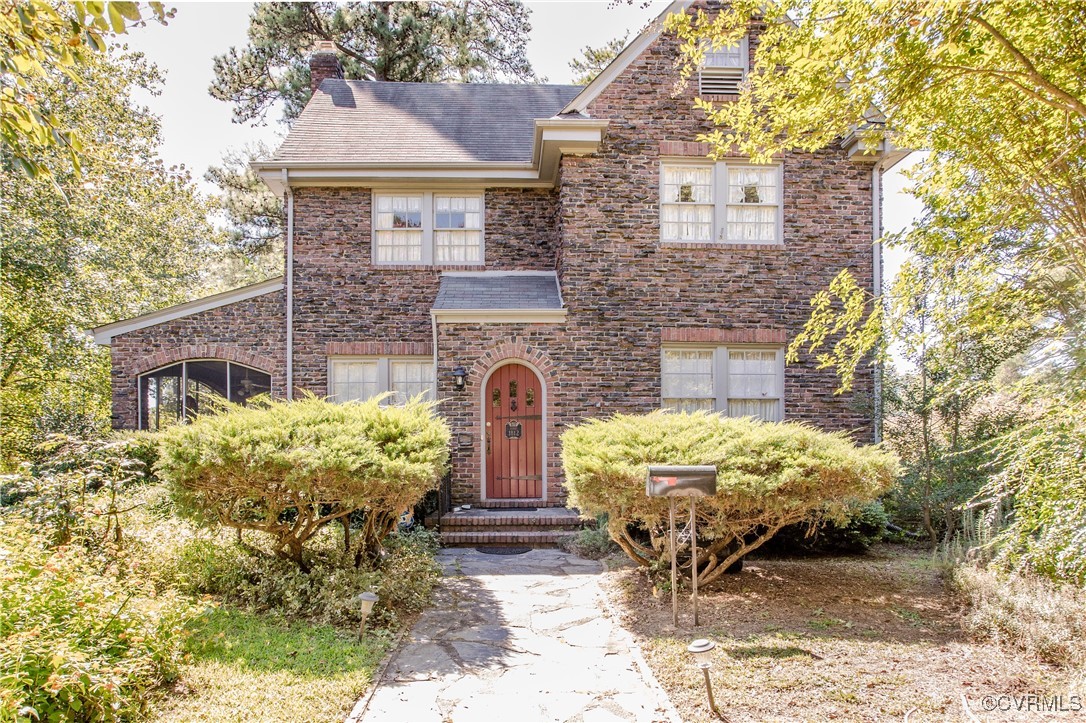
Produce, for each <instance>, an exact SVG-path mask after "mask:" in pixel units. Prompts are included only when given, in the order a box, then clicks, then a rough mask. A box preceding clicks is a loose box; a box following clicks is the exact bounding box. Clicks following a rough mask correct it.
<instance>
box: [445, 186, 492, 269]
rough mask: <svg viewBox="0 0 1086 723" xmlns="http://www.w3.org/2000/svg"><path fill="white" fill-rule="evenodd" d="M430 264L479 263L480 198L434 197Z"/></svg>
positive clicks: (480, 238)
mask: <svg viewBox="0 0 1086 723" xmlns="http://www.w3.org/2000/svg"><path fill="white" fill-rule="evenodd" d="M434 262H435V263H438V264H481V263H482V262H483V199H482V198H481V197H480V196H434Z"/></svg>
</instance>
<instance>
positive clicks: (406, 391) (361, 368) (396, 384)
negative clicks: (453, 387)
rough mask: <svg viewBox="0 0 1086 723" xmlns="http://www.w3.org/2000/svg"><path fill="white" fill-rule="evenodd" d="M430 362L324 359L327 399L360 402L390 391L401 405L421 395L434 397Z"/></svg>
mask: <svg viewBox="0 0 1086 723" xmlns="http://www.w3.org/2000/svg"><path fill="white" fill-rule="evenodd" d="M435 387H436V380H435V377H434V360H433V359H432V358H430V357H333V358H331V359H329V360H328V396H329V397H331V398H332V400H333V401H336V402H350V401H359V402H364V401H366V400H368V399H372V398H374V397H376V396H377V395H379V394H384V393H385V392H392V396H391V398H390V400H389V401H391V402H392V403H393V404H402V403H404V402H406V401H407V400H408V399H413V398H415V397H416V396H418V395H420V394H421V395H422V396H423V398H425V399H433V398H434V397H435Z"/></svg>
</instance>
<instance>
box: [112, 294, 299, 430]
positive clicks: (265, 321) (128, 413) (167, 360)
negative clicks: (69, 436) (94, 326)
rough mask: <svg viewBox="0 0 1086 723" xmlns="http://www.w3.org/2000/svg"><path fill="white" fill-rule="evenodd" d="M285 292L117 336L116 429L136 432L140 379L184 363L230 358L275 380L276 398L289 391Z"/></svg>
mask: <svg viewBox="0 0 1086 723" xmlns="http://www.w3.org/2000/svg"><path fill="white" fill-rule="evenodd" d="M285 298H286V297H285V296H284V292H282V291H276V292H272V293H270V294H264V295H263V296H257V297H254V298H252V299H247V300H245V301H239V302H237V303H235V304H228V305H226V306H220V307H219V308H217V309H210V310H208V311H203V312H200V313H198V314H193V315H192V316H186V317H183V318H181V319H174V320H173V321H168V322H166V323H164V324H158V325H156V326H150V327H147V328H146V329H140V330H139V331H133V332H130V333H128V334H122V335H121V336H115V337H113V343H112V345H111V347H110V355H111V357H112V362H113V368H112V371H111V375H112V386H113V426H114V428H116V429H135V428H136V425H137V420H138V415H139V404H138V403H139V400H138V398H137V394H138V391H137V381H136V379H137V377H138V375H140V374H142V373H143V372H146V371H150V370H152V369H157V368H159V367H162V366H166V365H167V364H172V363H174V362H178V361H182V360H184V359H194V358H195V359H198V358H209V359H226V360H228V361H235V362H238V363H239V364H246V365H248V366H251V367H255V368H256V369H259V370H261V371H263V372H267V373H268V374H271V376H272V394H273V395H275V396H281V395H282V394H283V392H284V390H285V389H286V372H285V370H286V365H285V359H286V355H285V351H284V350H285V349H286V343H285V339H286V319H285V316H284V314H285V312H284V309H285V308H286V307H285Z"/></svg>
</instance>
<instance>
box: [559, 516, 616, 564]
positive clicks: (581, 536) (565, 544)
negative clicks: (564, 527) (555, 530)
mask: <svg viewBox="0 0 1086 723" xmlns="http://www.w3.org/2000/svg"><path fill="white" fill-rule="evenodd" d="M559 547H561V548H562V549H563V550H565V551H566V552H569V553H572V554H574V555H577V556H578V557H583V558H585V559H587V560H602V559H603V558H605V557H607V556H608V555H610V554H612V553H615V552H618V551H619V546H618V545H616V544H615V542H614V540H612V539H611V535H610V534H609V533H608V532H607V515H600V516H599V517H597V518H596V524H594V525H589V526H588V527H585V528H584V529H582V530H578V531H577V532H575V533H573V534H571V535H569V536H567V537H564V538H562V540H561V542H559Z"/></svg>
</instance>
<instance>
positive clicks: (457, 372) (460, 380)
mask: <svg viewBox="0 0 1086 723" xmlns="http://www.w3.org/2000/svg"><path fill="white" fill-rule="evenodd" d="M467 376H468V372H467V370H466V369H464V367H462V366H458V367H456V369H453V370H452V378H453V384H454V385H455V386H456V391H461V390H463V388H464V380H465V379H466V378H467Z"/></svg>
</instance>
